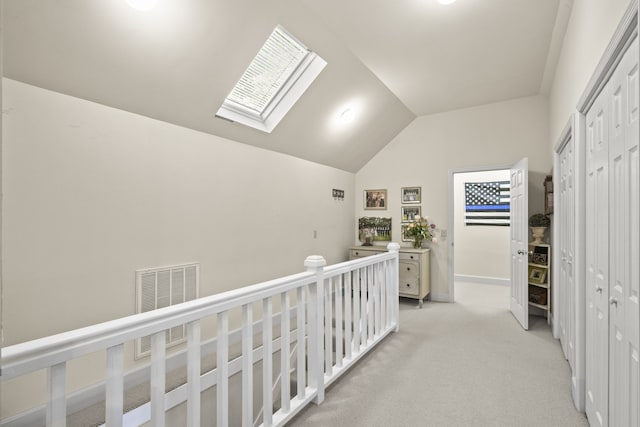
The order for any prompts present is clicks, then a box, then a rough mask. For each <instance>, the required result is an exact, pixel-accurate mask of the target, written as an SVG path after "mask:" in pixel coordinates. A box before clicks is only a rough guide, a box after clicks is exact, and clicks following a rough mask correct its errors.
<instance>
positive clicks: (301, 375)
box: [296, 288, 306, 399]
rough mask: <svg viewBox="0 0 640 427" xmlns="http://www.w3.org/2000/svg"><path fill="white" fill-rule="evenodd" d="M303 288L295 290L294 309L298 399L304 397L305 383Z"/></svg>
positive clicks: (304, 302)
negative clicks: (295, 300) (295, 301)
mask: <svg viewBox="0 0 640 427" xmlns="http://www.w3.org/2000/svg"><path fill="white" fill-rule="evenodd" d="M304 296H305V295H304V288H298V289H297V290H296V298H297V300H298V305H297V307H296V322H297V325H296V329H297V335H296V342H297V346H296V349H297V350H296V351H297V368H296V374H297V384H298V390H297V392H298V397H299V398H300V399H304V397H305V395H306V381H305V372H306V367H305V347H306V345H305V328H304V323H305V306H306V299H305V298H304Z"/></svg>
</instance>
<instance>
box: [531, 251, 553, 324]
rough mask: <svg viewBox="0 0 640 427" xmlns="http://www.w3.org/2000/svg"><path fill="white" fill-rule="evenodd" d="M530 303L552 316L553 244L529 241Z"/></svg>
mask: <svg viewBox="0 0 640 427" xmlns="http://www.w3.org/2000/svg"><path fill="white" fill-rule="evenodd" d="M529 305H530V306H533V307H536V308H539V309H540V310H544V312H545V315H546V317H547V323H548V322H550V320H551V316H550V315H549V314H550V312H551V245H547V244H534V243H529Z"/></svg>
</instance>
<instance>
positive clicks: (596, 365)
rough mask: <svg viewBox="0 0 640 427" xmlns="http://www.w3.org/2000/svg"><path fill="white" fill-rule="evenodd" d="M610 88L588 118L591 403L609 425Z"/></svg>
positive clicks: (593, 418)
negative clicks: (608, 107)
mask: <svg viewBox="0 0 640 427" xmlns="http://www.w3.org/2000/svg"><path fill="white" fill-rule="evenodd" d="M607 92H608V86H607V87H605V88H604V89H603V91H602V93H601V94H600V96H598V98H597V99H596V101H595V102H594V104H593V105H592V106H591V108H590V110H589V112H588V113H587V117H586V119H587V121H586V145H587V147H586V150H587V151H586V161H587V180H586V181H587V182H586V227H585V228H586V236H585V239H586V263H587V275H586V287H587V289H586V292H585V296H586V304H587V309H586V313H585V316H586V337H585V346H586V349H585V350H586V354H585V359H586V372H587V376H586V384H585V401H586V402H585V405H586V413H587V417H588V419H589V422H590V423H591V425H592V426H606V425H608V424H607V422H608V404H609V401H608V380H609V373H608V371H609V359H608V355H609V350H608V349H609V313H608V311H609V301H608V299H609V283H608V280H609V218H608V214H609V206H608V199H609V194H608V192H609V181H608V179H609V173H608V163H609V162H608V159H609V157H608V152H609V147H608V144H609V135H608V117H607V108H606V101H607V100H608V95H607Z"/></svg>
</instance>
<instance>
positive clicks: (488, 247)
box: [453, 170, 511, 279]
mask: <svg viewBox="0 0 640 427" xmlns="http://www.w3.org/2000/svg"><path fill="white" fill-rule="evenodd" d="M510 178H511V177H510V174H509V170H492V171H483V172H470V173H456V174H454V176H453V189H454V190H453V192H454V197H455V205H454V206H455V209H454V212H453V220H454V225H455V227H454V230H455V242H456V244H455V247H454V250H455V254H454V256H455V263H454V274H456V275H464V276H472V277H476V278H487V279H509V277H510V276H511V263H510V259H511V256H510V254H511V238H510V228H509V227H492V226H466V225H465V224H464V217H465V209H464V206H465V191H464V184H465V183H466V182H483V181H509V179H510Z"/></svg>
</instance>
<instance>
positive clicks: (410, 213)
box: [400, 206, 422, 222]
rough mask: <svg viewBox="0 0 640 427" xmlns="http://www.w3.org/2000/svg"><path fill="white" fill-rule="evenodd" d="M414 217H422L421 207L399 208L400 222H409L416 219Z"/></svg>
mask: <svg viewBox="0 0 640 427" xmlns="http://www.w3.org/2000/svg"><path fill="white" fill-rule="evenodd" d="M416 215H419V216H422V206H401V207H400V218H402V221H401V222H411V221H413V220H414V219H415V218H416Z"/></svg>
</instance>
